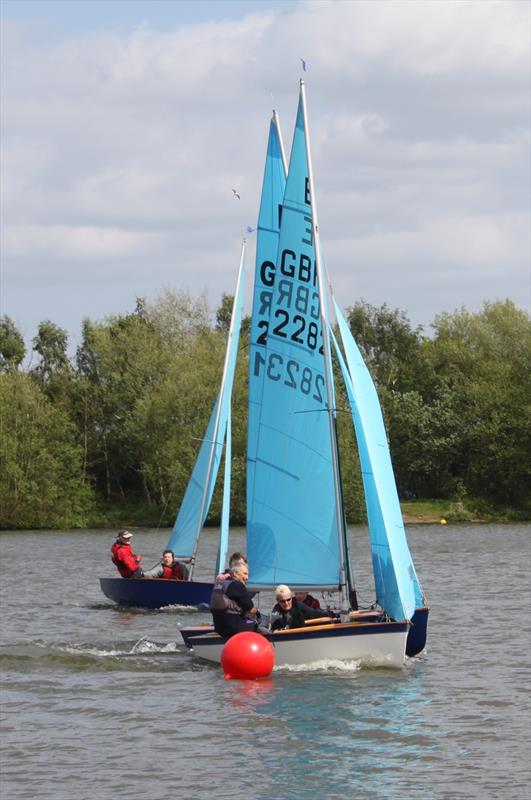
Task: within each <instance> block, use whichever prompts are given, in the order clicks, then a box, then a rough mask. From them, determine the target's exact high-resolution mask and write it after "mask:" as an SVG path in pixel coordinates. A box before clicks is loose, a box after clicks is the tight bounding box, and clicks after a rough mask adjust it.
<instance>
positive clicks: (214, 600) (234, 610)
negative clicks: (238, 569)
mask: <svg viewBox="0 0 531 800" xmlns="http://www.w3.org/2000/svg"><path fill="white" fill-rule="evenodd" d="M233 580H234V579H233V578H227V579H226V580H222V581H216V583H215V584H214V588H213V589H212V596H211V598H210V610H211V611H225V612H226V613H227V614H239V615H240V616H242V615H243V608H242V607H241V605H240V604H239V603H238V602H236V600H233V599H232V597H228V596H227V589H228V588H229V586H230V585H231V583H232V582H233Z"/></svg>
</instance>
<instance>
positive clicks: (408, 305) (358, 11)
mask: <svg viewBox="0 0 531 800" xmlns="http://www.w3.org/2000/svg"><path fill="white" fill-rule="evenodd" d="M242 8H243V9H244V8H245V7H244V6H242ZM529 14H530V11H529V5H528V4H526V3H520V2H518V1H516V2H512V1H511V0H503V1H502V2H482V3H478V2H474V1H472V2H464V1H463V2H461V1H460V0H457V1H456V2H451V3H450V2H429V0H428V2H423V3H414V2H408V1H407V0H406V1H405V2H402V1H401V0H391V2H378V3H374V2H335V3H328V2H303V3H301V4H299V5H298V6H296V7H295V8H293V7H288V9H287V10H285V11H282V10H281V11H279V10H275V11H274V12H273V11H267V10H265V11H264V13H261V14H252V15H249V16H247V17H244V18H242V19H240V20H235V21H224V22H216V21H211V22H208V23H204V24H195V25H187V26H183V27H180V28H177V29H175V30H168V31H165V32H156V31H154V30H152V29H150V28H149V27H148V26H147V25H144V26H143V27H141V28H139V29H137V30H133V31H131V32H130V33H124V34H122V35H119V34H117V33H107V34H94V35H92V34H90V35H89V34H87V35H84V36H79V37H77V38H70V39H67V40H63V41H59V42H52V43H46V42H40V43H36V42H35V41H34V40H32V39H31V38H30V37H29V36H26V35H25V33H24V31H23V30H21V29H20V26H18V27H16V28H14V27H13V26H11V27H10V26H8V27H7V28H6V31H5V33H4V47H3V67H4V68H3V87H2V89H3V91H2V96H3V114H2V118H3V125H4V130H3V134H2V151H3V165H4V166H3V170H2V195H3V203H2V205H3V212H2V214H3V229H4V233H3V237H2V248H3V250H2V272H3V289H4V299H3V308H2V311H3V312H4V313H11V314H12V316H14V317H15V318H16V319H19V320H22V321H24V322H25V321H26V320H30V315H33V317H31V324H35V323H36V321H38V320H39V319H41V318H43V317H49V318H51V319H54V321H56V322H58V324H62V325H65V326H67V327H70V328H71V329H75V328H78V327H79V323H80V320H81V317H82V316H83V315H85V314H87V315H90V316H93V317H99V316H101V315H102V314H104V313H108V311H109V310H114V311H116V312H121V311H123V310H125V309H128V308H131V307H133V306H134V296H135V294H147V295H148V296H151V297H154V296H155V295H156V294H157V292H158V291H159V290H160V289H161V287H162V286H163V285H165V284H166V285H175V286H180V285H184V286H187V287H189V288H190V289H191V290H192V291H194V292H195V291H196V292H197V293H200V292H201V291H203V289H205V287H206V288H208V291H209V294H210V297H211V301H212V302H213V303H217V302H218V301H219V297H220V295H221V293H222V292H223V291H229V292H230V291H232V284H233V281H234V274H235V268H236V263H237V259H238V239H239V237H240V235H241V233H242V232H243V230H244V229H245V226H246V225H247V224H253V223H254V221H255V219H256V214H257V208H258V202H259V196H260V182H261V176H262V171H263V158H264V151H265V144H266V137H267V128H268V118H269V112H270V107H271V97H270V92H273V93H274V98H275V99H274V103H275V105H276V107H277V108H278V109H279V110H280V112H281V118H282V122H283V128H284V136H285V140H286V145H287V147H288V148H289V145H290V141H291V130H290V129H291V125H292V123H293V118H294V114H295V108H296V102H297V78H298V69H299V57H304V58H305V59H306V60H307V62H308V67H309V71H308V73H307V82H308V87H309V106H310V122H311V125H312V142H313V146H314V155H315V172H316V178H317V182H318V186H317V189H318V197H319V204H320V205H319V211H320V220H321V229H322V233H323V247H324V251H325V255H326V259H327V265H328V268H329V271H330V273H331V277H332V280H333V282H334V284H335V285H336V287H337V290H338V295H339V290H340V289H342V290H343V291H344V296H341V297H339V296H338V299H339V301H340V302H342V303H343V305H347V304H352V303H353V302H355V300H356V299H357V296H358V293H359V294H363V295H364V296H365V297H366V298H367V299H368V300H369V302H374V303H380V302H384V301H386V302H388V304H389V305H391V306H399V307H401V308H404V309H405V310H409V311H410V312H411V314H412V316H415V315H417V316H416V319H415V321H424V322H427V321H429V320H430V319H431V318H432V317H433V315H434V314H435V313H436V312H437V311H440V310H445V309H446V310H448V309H451V308H454V307H456V306H458V305H460V304H461V303H464V304H467V305H469V306H470V307H472V308H478V307H479V306H480V304H481V302H482V300H483V299H484V298H492V297H496V296H503V297H505V296H509V297H512V298H513V299H514V300H515V301H516V302H518V303H520V304H521V305H524V306H525V305H526V303H527V299H528V291H529V290H528V280H529V278H528V272H527V270H528V262H529V232H528V228H527V226H526V225H525V224H523V222H522V220H524V219H525V218H526V215H527V214H528V213H529V88H530V87H529V80H530V79H529V58H530V43H529V36H528V32H529ZM233 187H236V188H238V190H239V192H240V193H241V198H242V199H241V201H235V200H234V198H233V195H232V191H231V189H232V188H233ZM364 265H367V269H364ZM502 266H503V268H502ZM406 270H407V271H406ZM353 275H356V276H357V277H356V280H355V281H354V280H353ZM457 275H460V276H461V278H462V280H461V282H460V284H459V287H457V286H456V283H455V281H456V276H457ZM463 276H464V279H463ZM406 278H407V280H406ZM47 281H48V284H49V285H50V286H51V285H54V286H55V287H56V290H55V292H53V293H51V294H50V295H49V296H47V298H46V302H47V303H48V306H49V307H47V308H43V307H42V303H41V302H37V301H35V302H34V303H33V304H32V302H30V301H29V300H28V294H29V295H31V292H32V286H35V287H36V286H39V287H42V286H43V285H45V284H46V282H47ZM81 281H83V282H84V283H83V285H84V286H85V287H86V286H90V287H91V291H83V292H82V293H81V296H80V294H79V292H78V293H77V294H76V301H75V303H74V302H71V295H70V294H69V292H73V291H75V290H76V287H77V288H79V286H80V285H81V283H80V282H81ZM22 282H25V284H26V287H27V288H26V289H25V290H24V291H22V289H21V288H20V287H21V284H22ZM28 285H29V287H28ZM405 286H409V290H408V291H406V290H405V288H404V287H405ZM111 287H112V291H111ZM457 288H458V291H457ZM454 294H455V295H456V297H455V300H454ZM457 295H458V296H457ZM83 297H85V299H86V306H83ZM54 298H55V299H54ZM103 298H104V299H105V301H106V302H107V303H109V302H111V299H112V301H113V302H115V303H116V306H115V308H114V309H112V308H111V309H109V308H108V307H107V306H106V305H105V303H104V302H103ZM76 315H77V316H76ZM25 324H26V323H25ZM27 324H28V325H30V323H29V322H28V323H27Z"/></svg>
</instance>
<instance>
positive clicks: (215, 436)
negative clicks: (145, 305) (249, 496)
mask: <svg viewBox="0 0 531 800" xmlns="http://www.w3.org/2000/svg"><path fill="white" fill-rule="evenodd" d="M245 244H246V240H245V239H243V241H242V250H241V256H240V266H239V269H238V280H237V282H236V291H235V294H234V304H233V307H232V315H231V320H230V328H229V335H228V337H227V349H226V350H225V363H224V364H223V375H222V378H221V386H220V390H219V395H218V407H217V409H216V420H215V422H214V430H213V432H212V445H211V448H210V454H209V457H208V467H207V472H206V479H205V485H204V488H203V496H202V497H201V510H200V512H199V517H198V519H197V530H196V535H195V544H194V552H193V553H192V560H191V565H190V578H191V577H192V572H193V569H194V565H195V558H196V555H197V548H198V544H199V534H200V533H201V528H202V527H203V515H204V513H205V508H206V504H207V498H208V487H209V483H210V475H211V473H212V464H213V462H214V452H215V449H216V445H217V444H218V432H219V420H220V417H221V403H222V401H223V390H224V388H225V383H226V380H227V371H228V368H229V358H230V350H231V342H232V339H233V337H234V317H235V314H234V311H235V305H236V303H237V302H238V297H239V293H240V283H241V280H242V275H243V262H244V256H245Z"/></svg>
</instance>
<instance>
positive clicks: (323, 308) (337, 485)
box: [300, 80, 350, 608]
mask: <svg viewBox="0 0 531 800" xmlns="http://www.w3.org/2000/svg"><path fill="white" fill-rule="evenodd" d="M300 87H301V101H302V114H303V119H304V133H305V137H304V141H305V144H306V160H307V162H308V183H309V186H310V199H311V203H312V235H313V241H314V246H315V268H316V272H317V284H318V287H319V297H320V303H319V309H320V318H321V329H322V334H323V353H324V362H325V384H326V406H327V412H328V424H329V428H330V446H331V450H332V467H333V474H334V495H335V506H336V519H337V537H338V543H339V562H340V564H339V586H340V592H341V604H342V606H343V607H344V608H348V607H349V603H350V598H349V586H348V579H347V551H346V530H345V517H344V513H343V497H342V492H341V478H340V472H339V453H338V448H337V436H336V416H335V409H334V392H333V378H332V359H331V355H330V339H329V335H328V308H327V302H326V294H325V292H326V281H325V278H324V272H323V267H322V262H321V248H320V244H319V223H318V220H317V201H316V197H315V190H314V182H313V165H312V155H311V148H310V132H309V129H308V114H307V110H306V90H305V85H304V81H303V80H301V82H300Z"/></svg>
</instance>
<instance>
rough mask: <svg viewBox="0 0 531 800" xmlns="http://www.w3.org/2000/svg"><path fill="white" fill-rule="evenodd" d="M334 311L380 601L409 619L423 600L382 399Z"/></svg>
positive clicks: (343, 322)
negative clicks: (399, 495)
mask: <svg viewBox="0 0 531 800" xmlns="http://www.w3.org/2000/svg"><path fill="white" fill-rule="evenodd" d="M335 312H336V317H337V321H338V325H339V330H340V333H341V339H342V342H343V347H344V349H345V356H346V360H347V365H348V366H347V365H346V364H345V362H344V360H343V357H342V355H341V352H340V350H339V347H338V346H337V343H336V354H337V356H338V359H339V363H340V366H341V371H342V373H343V377H344V379H345V385H346V388H347V394H348V397H349V402H350V406H351V410H352V418H353V421H354V429H355V432H356V439H357V442H358V451H359V457H360V465H361V473H362V476H363V487H364V490H365V502H366V506H367V518H368V522H369V535H370V539H371V547H372V562H373V571H374V582H375V586H376V600H377V602H378V603H379V605H380V606H381V607H382V608H383V609H384V611H385V612H386V613H387V614H388V616H389V617H391V618H392V619H396V620H401V619H408V620H409V619H411V617H412V616H413V614H414V611H415V608H416V607H421V606H422V605H424V603H423V600H422V591H421V588H420V585H419V582H418V578H417V575H416V573H415V568H414V566H413V560H412V558H411V553H410V552H409V547H408V543H407V539H406V532H405V530H404V523H403V520H402V512H401V509H400V503H399V500H398V493H397V490H396V483H395V478H394V473H393V466H392V463H391V456H390V453H389V446H388V444H387V436H386V432H385V426H384V422H383V418H382V412H381V408H380V402H379V400H378V395H377V392H376V388H375V386H374V383H373V381H372V378H371V376H370V373H369V370H368V369H367V367H366V365H365V362H364V361H363V358H362V355H361V353H360V351H359V348H358V346H357V344H356V342H355V340H354V338H353V336H352V334H351V332H350V329H349V327H348V325H347V322H346V320H345V318H344V316H343V314H342V313H341V310H340V309H339V307H338V306H337V304H335ZM334 341H335V340H334Z"/></svg>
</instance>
